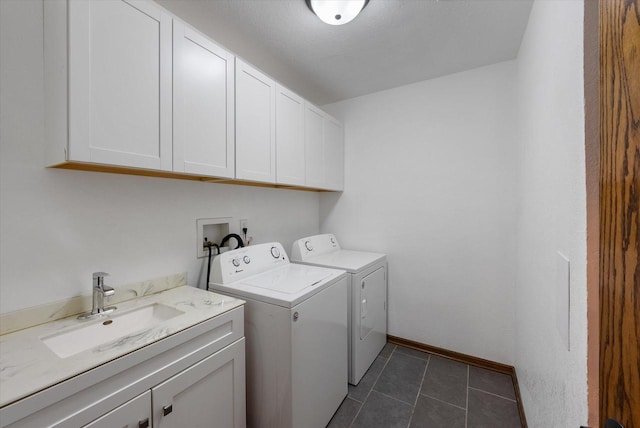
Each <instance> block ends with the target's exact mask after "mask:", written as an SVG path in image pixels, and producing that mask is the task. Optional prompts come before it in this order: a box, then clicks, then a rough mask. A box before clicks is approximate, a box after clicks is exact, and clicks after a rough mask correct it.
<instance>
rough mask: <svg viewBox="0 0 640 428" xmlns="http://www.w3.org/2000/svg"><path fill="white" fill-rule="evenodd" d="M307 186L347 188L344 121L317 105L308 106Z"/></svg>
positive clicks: (306, 121)
mask: <svg viewBox="0 0 640 428" xmlns="http://www.w3.org/2000/svg"><path fill="white" fill-rule="evenodd" d="M304 131H305V137H304V140H305V144H304V145H305V166H306V171H305V177H306V180H305V185H306V186H307V187H313V188H316V189H325V190H342V189H343V187H344V131H343V127H342V124H341V123H340V122H338V121H337V120H336V119H334V118H333V117H331V116H329V115H328V114H327V113H325V112H323V111H322V110H320V109H319V108H317V107H316V106H314V105H311V104H309V103H307V104H306V105H305V130H304Z"/></svg>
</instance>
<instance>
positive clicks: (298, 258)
mask: <svg viewBox="0 0 640 428" xmlns="http://www.w3.org/2000/svg"><path fill="white" fill-rule="evenodd" d="M291 260H292V261H293V262H296V263H303V264H306V265H314V266H324V267H331V268H337V269H344V270H346V271H347V272H348V278H349V280H348V283H349V287H348V289H349V291H348V307H349V383H351V384H353V385H357V384H358V382H360V379H362V376H363V375H364V374H365V372H366V371H367V369H368V368H369V367H370V366H371V364H372V363H373V361H374V360H375V358H376V356H377V355H378V354H379V353H380V351H381V350H382V348H383V347H384V345H385V343H386V342H387V257H386V255H384V254H379V253H369V252H364V251H351V250H343V249H341V248H340V245H339V244H338V240H337V239H336V237H335V236H333V235H332V234H324V235H315V236H309V237H307V238H302V239H299V240H297V241H296V242H294V243H293V247H292V249H291Z"/></svg>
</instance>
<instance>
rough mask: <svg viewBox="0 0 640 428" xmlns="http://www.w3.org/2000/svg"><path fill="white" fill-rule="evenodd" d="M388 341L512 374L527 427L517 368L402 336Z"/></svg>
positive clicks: (517, 398) (522, 416)
mask: <svg viewBox="0 0 640 428" xmlns="http://www.w3.org/2000/svg"><path fill="white" fill-rule="evenodd" d="M387 341H389V342H391V343H394V344H396V345H400V346H404V347H406V348H411V349H416V350H418V351H423V352H428V353H429V354H434V355H438V356H440V357H444V358H448V359H450V360H454V361H459V362H461V363H464V364H469V365H471V366H476V367H480V368H483V369H487V370H492V371H494V372H498V373H503V374H507V375H509V376H511V380H512V382H513V390H514V391H515V394H516V402H517V404H518V412H519V413H520V421H521V422H522V428H527V419H526V418H525V415H524V407H523V406H522V397H521V396H520V387H519V386H518V377H517V376H516V369H515V368H514V367H513V366H510V365H508V364H502V363H498V362H495V361H491V360H485V359H484V358H478V357H474V356H473V355H467V354H463V353H460V352H456V351H450V350H448V349H444V348H438V347H437V346H432V345H427V344H425V343H420V342H416V341H413V340H409V339H404V338H402V337H397V336H392V335H390V334H388V335H387Z"/></svg>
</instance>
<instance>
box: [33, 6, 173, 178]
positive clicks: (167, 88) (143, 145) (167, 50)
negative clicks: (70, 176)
mask: <svg viewBox="0 0 640 428" xmlns="http://www.w3.org/2000/svg"><path fill="white" fill-rule="evenodd" d="M45 3H48V2H45ZM53 7H59V6H53ZM60 34H61V35H62V36H63V37H64V35H66V34H67V33H66V31H64V32H62V33H60ZM54 43H55V42H54ZM67 54H68V109H69V110H68V111H69V117H68V126H69V127H68V132H69V134H68V148H67V149H68V152H67V155H66V157H67V159H66V160H69V161H80V162H92V163H101V164H109V165H117V166H126V167H137V168H147V169H157V170H171V169H172V162H171V156H172V147H171V146H172V142H171V139H172V135H171V134H172V131H171V126H172V119H171V82H172V76H171V73H172V69H171V16H170V15H169V14H168V13H167V12H165V11H164V9H162V8H161V7H159V6H158V5H156V4H155V3H153V2H149V1H124V0H102V1H84V0H82V1H81V0H70V1H69V2H68V52H67ZM65 58H66V55H65Z"/></svg>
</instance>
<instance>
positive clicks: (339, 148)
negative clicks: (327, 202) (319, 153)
mask: <svg viewBox="0 0 640 428" xmlns="http://www.w3.org/2000/svg"><path fill="white" fill-rule="evenodd" d="M324 155H325V160H324V161H325V185H324V186H323V187H324V188H325V189H327V190H343V188H344V129H343V127H342V124H341V123H340V122H338V121H337V120H336V119H334V118H333V117H331V116H329V115H327V114H325V116H324Z"/></svg>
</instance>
